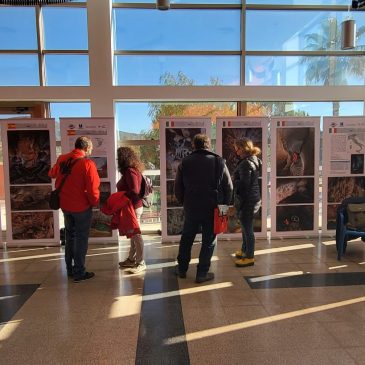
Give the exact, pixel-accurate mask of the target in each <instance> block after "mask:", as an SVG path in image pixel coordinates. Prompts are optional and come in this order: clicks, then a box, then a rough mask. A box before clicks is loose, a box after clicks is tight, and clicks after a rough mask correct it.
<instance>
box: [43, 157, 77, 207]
mask: <svg viewBox="0 0 365 365" xmlns="http://www.w3.org/2000/svg"><path fill="white" fill-rule="evenodd" d="M82 158H84V157H79V158H75V159H71V158H70V159H69V160H67V161H66V163H65V165H66V167H64V168H62V170H63V171H64V176H63V178H62V181H61V183H60V186H59V187H58V188H57V189H54V190H52V191H51V195H50V196H49V200H48V204H49V207H50V208H51V209H52V210H58V209H60V192H61V189H62V187H63V184H64V183H65V181H66V179H67V176H69V175H70V174H71V170H72V168H73V166H74V165H75V163H76V162H77V161H78V160H81V159H82ZM71 160H73V161H72V162H71Z"/></svg>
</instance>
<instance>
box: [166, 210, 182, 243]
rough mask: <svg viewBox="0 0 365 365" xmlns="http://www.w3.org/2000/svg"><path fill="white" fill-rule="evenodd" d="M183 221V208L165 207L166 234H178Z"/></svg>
mask: <svg viewBox="0 0 365 365" xmlns="http://www.w3.org/2000/svg"><path fill="white" fill-rule="evenodd" d="M183 223H184V210H183V209H182V208H179V209H167V234H168V235H169V236H176V235H180V234H181V232H182V229H183Z"/></svg>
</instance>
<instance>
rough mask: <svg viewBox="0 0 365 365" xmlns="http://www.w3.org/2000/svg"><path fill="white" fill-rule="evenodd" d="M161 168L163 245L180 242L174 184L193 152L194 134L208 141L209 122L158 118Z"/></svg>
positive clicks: (179, 214) (181, 214) (180, 210)
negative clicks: (183, 163)
mask: <svg viewBox="0 0 365 365" xmlns="http://www.w3.org/2000/svg"><path fill="white" fill-rule="evenodd" d="M159 123H160V160H161V162H160V166H161V218H162V241H171V240H175V241H176V240H178V239H180V234H181V231H182V225H183V221H184V211H183V208H182V206H181V205H180V204H179V202H178V201H177V200H176V198H175V194H174V182H175V177H176V172H177V168H178V166H179V164H180V162H181V160H182V159H183V158H184V157H186V156H188V155H189V154H190V153H191V152H192V140H193V138H194V136H195V135H196V134H199V133H204V134H206V135H208V136H209V137H210V129H211V121H210V118H161V119H160V120H159Z"/></svg>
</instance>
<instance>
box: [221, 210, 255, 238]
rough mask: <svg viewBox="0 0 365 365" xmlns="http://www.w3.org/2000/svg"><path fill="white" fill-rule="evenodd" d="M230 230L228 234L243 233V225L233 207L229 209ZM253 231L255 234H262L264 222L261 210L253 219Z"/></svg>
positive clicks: (228, 229)
mask: <svg viewBox="0 0 365 365" xmlns="http://www.w3.org/2000/svg"><path fill="white" fill-rule="evenodd" d="M227 215H228V228H227V232H226V233H241V224H240V221H239V219H238V217H237V215H236V210H235V209H234V207H233V206H230V207H229V208H228V212H227ZM253 229H254V231H255V232H261V230H262V221H261V208H260V210H259V211H258V212H257V213H256V214H255V217H254V219H253Z"/></svg>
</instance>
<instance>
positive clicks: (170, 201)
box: [166, 180, 182, 208]
mask: <svg viewBox="0 0 365 365" xmlns="http://www.w3.org/2000/svg"><path fill="white" fill-rule="evenodd" d="M174 185H175V180H167V181H166V191H167V194H166V195H167V196H166V201H167V206H168V207H169V208H170V207H181V206H182V205H181V204H180V203H179V202H178V201H177V199H176V197H175V192H174Z"/></svg>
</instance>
